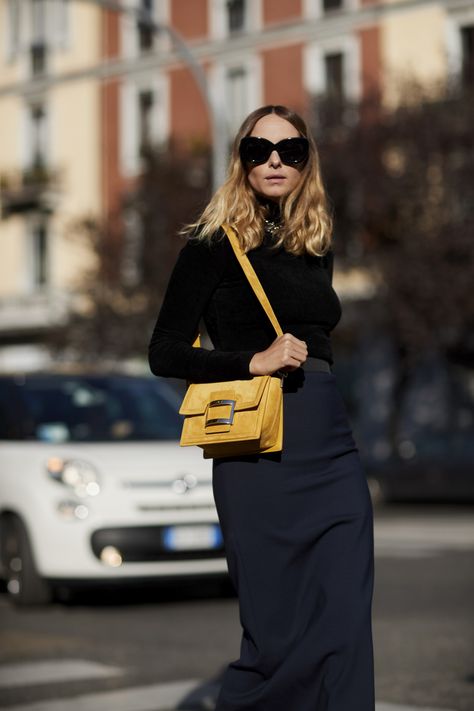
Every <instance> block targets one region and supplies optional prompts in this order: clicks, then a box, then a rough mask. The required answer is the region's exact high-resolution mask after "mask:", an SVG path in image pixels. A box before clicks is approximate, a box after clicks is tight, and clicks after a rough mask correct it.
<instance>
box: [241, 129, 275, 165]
mask: <svg viewBox="0 0 474 711" xmlns="http://www.w3.org/2000/svg"><path fill="white" fill-rule="evenodd" d="M271 152H272V144H271V143H270V142H269V141H266V140H265V139H262V138H253V137H250V136H247V137H246V138H243V139H242V141H241V144H240V153H241V156H242V160H243V161H244V163H250V164H251V165H260V164H261V163H265V161H266V160H268V158H269V157H270V154H271Z"/></svg>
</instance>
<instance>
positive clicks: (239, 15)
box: [226, 0, 246, 34]
mask: <svg viewBox="0 0 474 711" xmlns="http://www.w3.org/2000/svg"><path fill="white" fill-rule="evenodd" d="M226 6H227V29H228V32H229V34H232V33H233V32H242V30H244V29H245V9H246V8H245V0H227V3H226Z"/></svg>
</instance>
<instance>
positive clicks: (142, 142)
mask: <svg viewBox="0 0 474 711" xmlns="http://www.w3.org/2000/svg"><path fill="white" fill-rule="evenodd" d="M154 104H155V97H154V95H153V92H152V91H150V90H149V89H146V90H143V91H140V92H139V94H138V122H139V123H138V131H139V138H138V140H139V152H140V155H141V156H143V155H144V154H145V153H147V152H148V151H149V150H150V148H151V147H152V144H153V108H154Z"/></svg>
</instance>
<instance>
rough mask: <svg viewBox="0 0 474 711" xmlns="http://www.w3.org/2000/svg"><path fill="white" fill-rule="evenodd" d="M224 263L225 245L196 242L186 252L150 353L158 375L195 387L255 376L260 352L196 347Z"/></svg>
mask: <svg viewBox="0 0 474 711" xmlns="http://www.w3.org/2000/svg"><path fill="white" fill-rule="evenodd" d="M224 263H225V260H224V257H223V249H222V243H217V244H214V245H212V246H209V245H208V244H206V243H203V242H201V241H199V240H197V239H194V238H191V239H189V240H188V242H187V243H186V244H185V245H184V247H183V248H182V249H181V251H180V253H179V255H178V259H177V261H176V264H175V266H174V268H173V270H172V273H171V275H170V278H169V281H168V285H167V289H166V293H165V296H164V300H163V303H162V306H161V309H160V312H159V314H158V318H157V321H156V324H155V328H154V330H153V334H152V337H151V340H150V344H149V348H148V361H149V364H150V369H151V371H152V373H153V374H154V375H160V376H163V377H175V378H183V379H185V380H189V381H191V382H194V383H200V382H201V383H202V382H217V381H220V380H244V379H250V378H252V377H253V376H252V375H251V373H250V370H249V364H250V360H251V359H252V356H253V355H254V354H255V353H256V352H257V350H252V351H221V350H215V349H214V350H209V349H206V348H197V347H195V346H193V345H192V344H193V342H194V340H195V338H196V335H197V333H198V327H199V321H200V318H201V316H202V315H203V313H204V311H205V309H206V306H207V304H208V302H209V299H210V298H211V296H212V294H213V292H214V291H215V289H216V287H217V286H218V284H219V282H220V279H221V278H222V274H223V269H224Z"/></svg>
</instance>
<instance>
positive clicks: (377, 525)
mask: <svg viewBox="0 0 474 711" xmlns="http://www.w3.org/2000/svg"><path fill="white" fill-rule="evenodd" d="M374 543H375V546H374V547H375V555H376V556H380V557H397V558H425V557H432V556H437V555H443V554H444V553H446V552H449V551H472V550H474V519H473V517H472V516H466V515H459V516H457V517H452V516H450V517H449V519H447V518H443V517H441V516H429V517H426V518H425V519H421V518H420V517H419V516H412V517H410V516H409V515H408V516H404V517H403V520H400V519H398V520H393V519H392V520H391V519H389V518H378V517H376V518H375V522H374Z"/></svg>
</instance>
